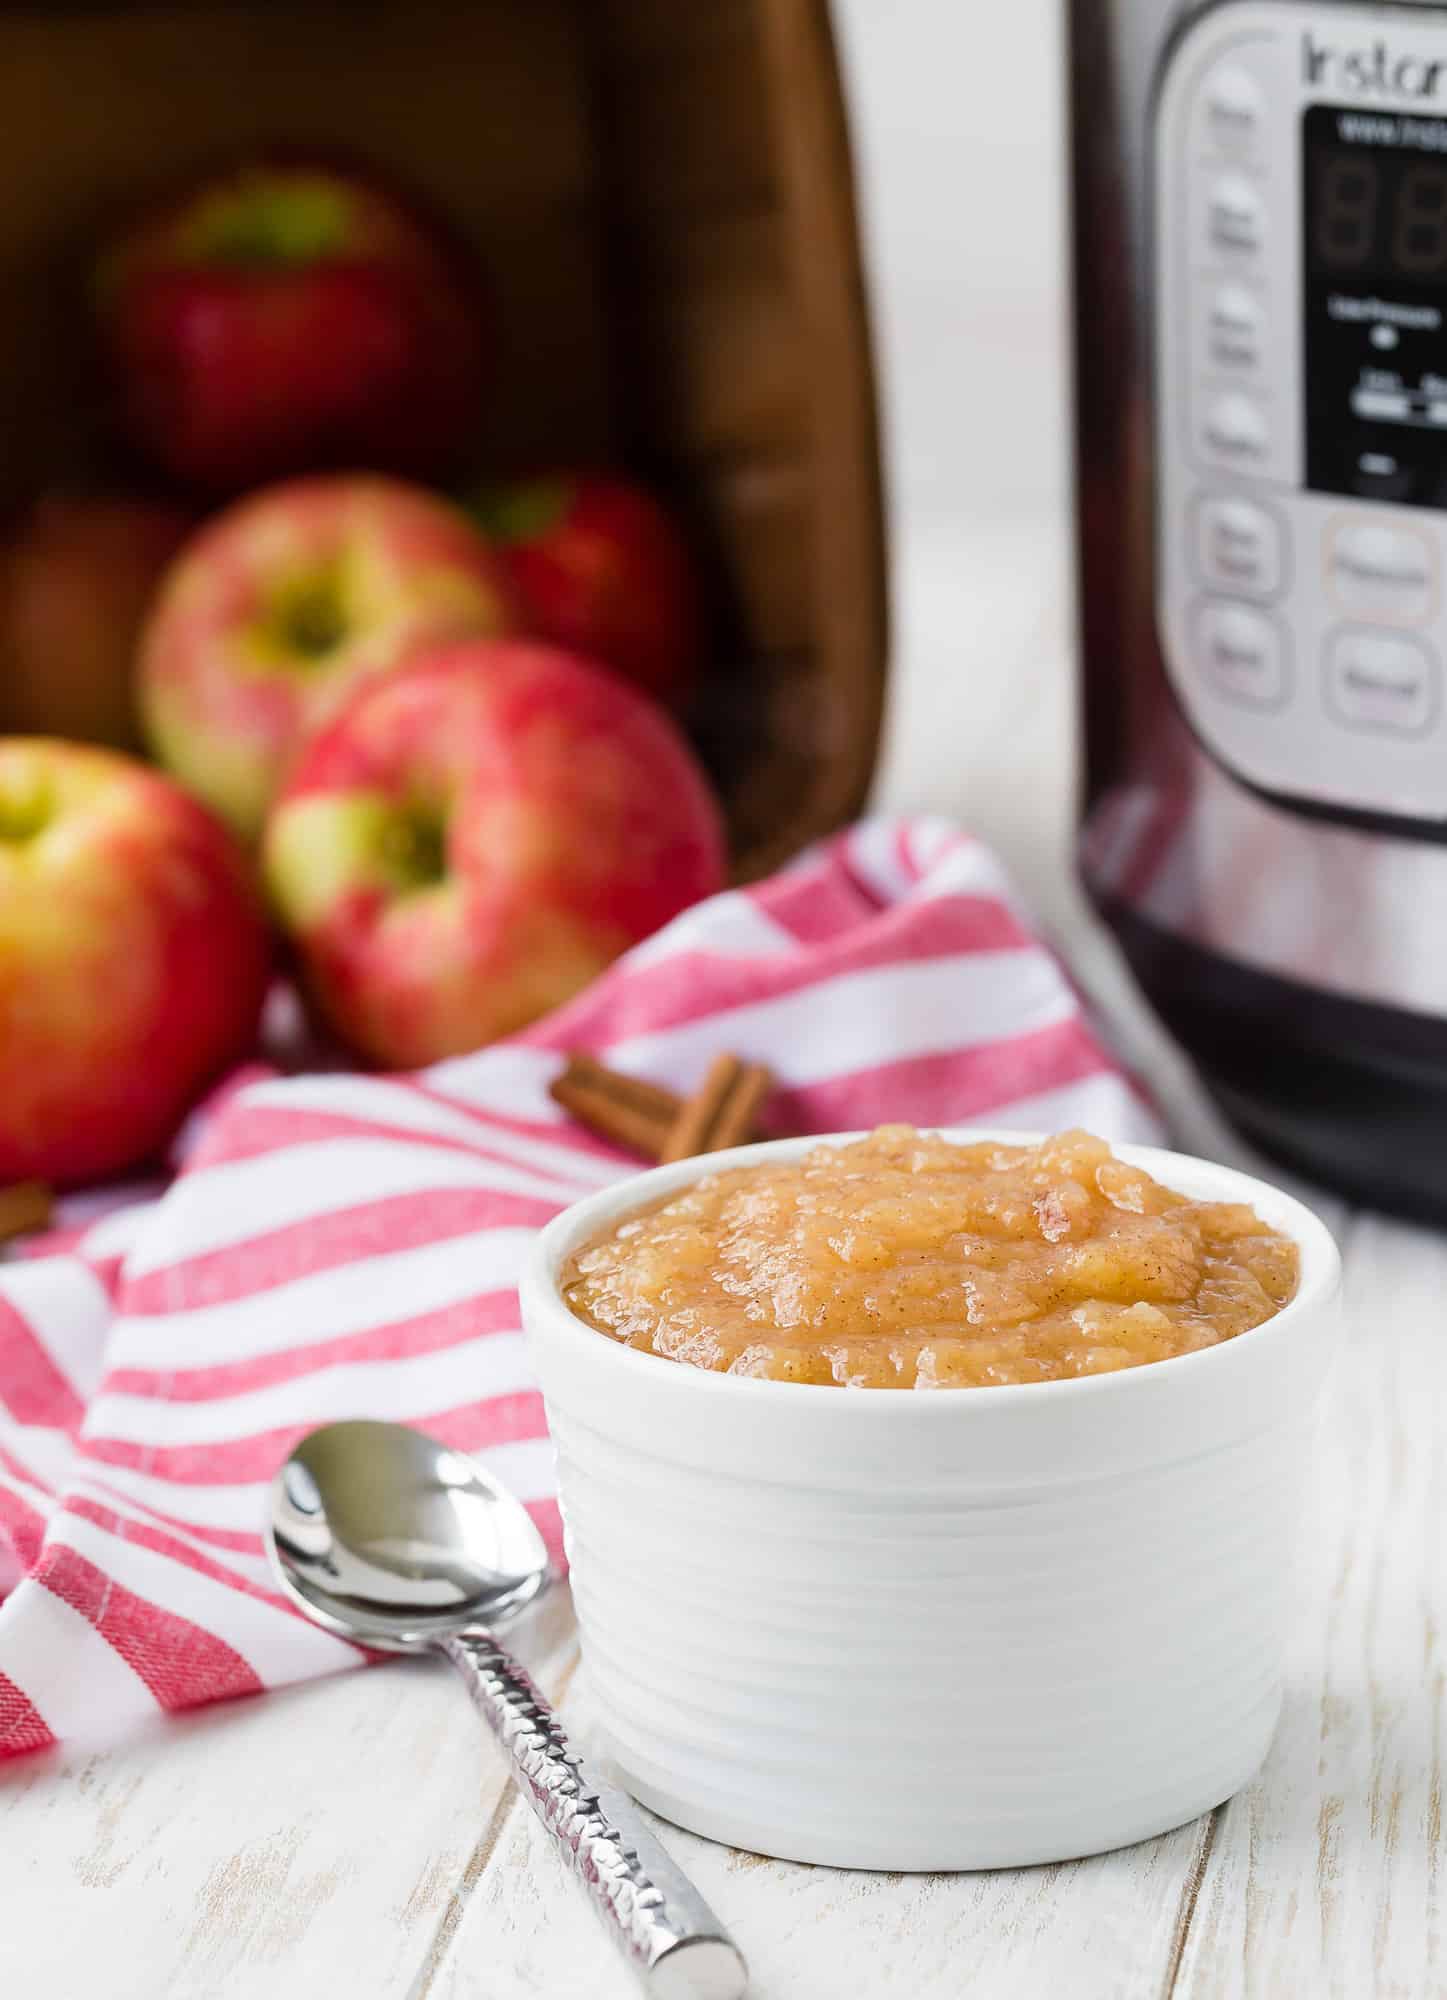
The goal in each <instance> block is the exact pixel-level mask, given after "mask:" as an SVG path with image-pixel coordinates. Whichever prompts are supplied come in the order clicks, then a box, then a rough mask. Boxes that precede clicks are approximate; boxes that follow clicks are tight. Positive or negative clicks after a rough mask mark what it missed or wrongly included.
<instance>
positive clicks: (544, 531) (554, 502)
mask: <svg viewBox="0 0 1447 2000" xmlns="http://www.w3.org/2000/svg"><path fill="white" fill-rule="evenodd" d="M470 504H471V508H472V511H473V513H474V515H475V517H476V518H477V520H478V521H479V522H480V523H481V524H482V526H483V528H484V530H485V531H486V533H487V534H488V536H489V537H490V539H491V540H492V542H493V543H494V545H495V546H496V548H497V549H498V551H499V553H500V555H501V557H502V560H503V562H504V563H505V564H506V566H507V571H508V574H509V576H510V577H511V579H512V582H513V586H514V588H515V590H516V592H517V598H518V604H519V608H520V610H521V612H522V614H523V617H524V618H525V620H526V622H527V625H528V628H529V630H530V631H532V632H535V633H536V634H537V635H538V636H539V637H540V638H543V639H550V640H551V641H552V642H553V644H554V645H557V646H569V647H572V648H574V649H575V650H576V651H578V652H580V653H587V654H589V655H590V657H592V658H593V659H596V660H601V661H602V662H603V664H604V665H605V666H609V667H615V668H616V669H617V670H618V672H619V673H620V674H626V675H627V676H628V678H629V680H631V681H636V682H637V683H638V685H639V686H640V687H642V688H646V689H647V690H648V692H649V693H650V694H652V695H657V696H658V697H659V698H660V699H662V700H664V701H672V702H676V701H678V700H679V699H681V698H682V697H683V696H685V695H686V694H687V693H688V692H689V690H690V689H691V687H692V685H693V681H694V678H695V676H696V674H697V671H698V666H699V661H700V657H701V654H702V651H703V611H702V601H701V592H700V588H699V581H698V576H697V573H696V571H695V569H694V565H693V560H692V558H691V556H690V554H689V551H688V546H687V544H686V543H685V542H684V539H683V537H682V535H681V534H680V533H679V531H678V529H677V527H676V526H675V525H674V523H673V520H672V519H671V517H670V516H669V515H668V514H667V513H666V512H665V511H664V509H663V508H662V507H661V506H660V505H659V504H658V502H657V501H656V500H655V499H654V498H653V497H652V496H651V494H648V493H645V492H644V491H643V489H642V488H641V487H638V486H633V485H630V484H629V483H628V482H627V481H626V480H622V479H611V478H604V477H601V476H598V475H593V474H584V473H560V474H557V475H555V476H552V477H548V478H543V479H534V480H530V481H528V482H526V483H525V484H522V485H518V486H508V487H497V488H491V489H488V490H486V491H484V492H482V493H479V494H476V495H474V496H473V498H472V500H471V503H470Z"/></svg>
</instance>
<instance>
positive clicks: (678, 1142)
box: [658, 1052, 743, 1163]
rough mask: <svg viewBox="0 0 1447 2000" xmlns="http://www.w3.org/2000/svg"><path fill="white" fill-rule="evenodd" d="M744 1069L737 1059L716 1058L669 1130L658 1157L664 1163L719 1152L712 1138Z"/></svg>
mask: <svg viewBox="0 0 1447 2000" xmlns="http://www.w3.org/2000/svg"><path fill="white" fill-rule="evenodd" d="M742 1069H743V1064H742V1063H741V1062H740V1061H739V1059H738V1057H737V1056H734V1055H729V1054H728V1053H727V1052H724V1053H723V1054H720V1055H716V1056H715V1057H714V1059H713V1061H712V1062H711V1063H710V1064H709V1066H708V1070H707V1073H706V1074H705V1076H704V1079H703V1082H702V1084H701V1085H700V1086H699V1088H698V1090H697V1091H696V1092H695V1093H694V1095H693V1096H692V1097H689V1098H685V1100H684V1102H683V1104H682V1105H681V1106H680V1108H679V1113H678V1116H677V1118H675V1119H674V1121H673V1124H672V1125H671V1126H670V1127H669V1130H668V1134H667V1137H666V1138H665V1139H664V1141H663V1150H662V1152H661V1153H660V1154H659V1155H658V1157H659V1160H660V1161H661V1162H663V1163H666V1162H668V1161H669V1160H687V1159H690V1158H691V1157H692V1156H693V1154H695V1153H710V1152H713V1151H714V1150H715V1148H714V1147H713V1146H711V1145H710V1144H709V1134H710V1132H711V1131H712V1129H713V1126H714V1124H715V1122H716V1121H717V1119H718V1115H719V1113H720V1111H721V1110H722V1109H723V1107H724V1105H725V1103H726V1102H727V1101H728V1096H729V1092H730V1091H731V1090H732V1089H733V1087H734V1085H735V1084H736V1083H737V1081H738V1079H739V1075H740V1073H741V1071H742Z"/></svg>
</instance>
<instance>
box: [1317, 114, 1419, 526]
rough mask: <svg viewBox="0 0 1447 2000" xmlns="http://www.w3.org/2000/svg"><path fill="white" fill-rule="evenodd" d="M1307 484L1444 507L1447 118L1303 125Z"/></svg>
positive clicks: (1323, 120) (1353, 117)
mask: <svg viewBox="0 0 1447 2000" xmlns="http://www.w3.org/2000/svg"><path fill="white" fill-rule="evenodd" d="M1302 166H1303V172H1302V216H1301V229H1302V305H1303V316H1304V329H1303V331H1304V345H1305V352H1304V356H1303V359H1304V363H1305V367H1304V396H1305V413H1304V414H1305V419H1306V476H1307V485H1308V486H1310V487H1311V488H1312V489H1313V490H1314V491H1316V492H1322V493H1346V494H1353V495H1356V496H1358V497H1361V498H1364V499H1369V498H1374V499H1381V500H1390V501H1395V502H1397V503H1398V504H1402V505H1407V506H1419V507H1447V117H1443V118H1439V117H1425V116H1417V115H1413V114H1409V113H1406V112H1396V111H1377V110H1362V109H1360V108H1353V107H1350V106H1346V105H1330V104H1317V105H1313V106H1311V107H1310V109H1309V110H1307V111H1306V113H1305V114H1304V116H1303V119H1302Z"/></svg>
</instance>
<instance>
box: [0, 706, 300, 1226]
mask: <svg viewBox="0 0 1447 2000" xmlns="http://www.w3.org/2000/svg"><path fill="white" fill-rule="evenodd" d="M267 967H268V942H267V934H266V928H265V924H264V921H263V917H262V913H261V909H260V907H259V902H258V899H257V897H256V894H255V892H254V890H253V888H252V886H251V882H250V879H249V872H248V867H247V863H246V861H245V859H244V858H243V856H242V854H241V852H240V850H239V849H238V847H237V845H236V843H235V842H234V840H233V839H232V837H231V835H230V834H228V833H227V831H226V829H225V828H224V827H223V826H221V825H220V823H219V822H218V821H217V820H215V819H213V818H212V816H211V815H210V814H209V813H208V812H206V811H205V810H204V808H203V807H201V806H200V805H198V804H197V802H196V801H195V800H194V799H192V798H189V797H188V796H187V795H186V793H184V792H183V791H181V790H180V789H179V788H178V787H177V786H175V785H173V784H170V783H169V782H168V781H167V780H166V779H165V778H162V777H161V776H159V774H158V773H156V772H154V771H151V770H148V769H147V768H146V766H144V765H143V764H139V763H137V762H135V761H134V760H133V759H132V758H129V757H122V756H119V755H117V754H116V753H114V752H112V751H108V750H98V749H91V748H87V747H83V746H81V745H77V744H73V743H62V742H59V741H56V740H54V739H51V738H46V737H22V736H17V737H8V738H3V739H0V1182H4V1181H10V1180H23V1179H30V1178H38V1179H41V1180H45V1181H49V1182H50V1183H52V1185H55V1186H59V1187H66V1186H71V1185H74V1184H76V1183H79V1182H82V1181H90V1180H96V1179H100V1178H102V1177H103V1176H105V1175H107V1174H112V1173H117V1172H119V1171H120V1170H121V1169H123V1168H126V1167H130V1166H133V1165H135V1164H136V1163H138V1162H139V1161H142V1160H145V1159H147V1158H149V1157H150V1156H151V1155H152V1154H154V1153H157V1152H159V1150H160V1149H161V1148H162V1147H163V1146H164V1145H165V1143H166V1141H167V1140H168V1139H169V1138H170V1137H171V1135H172V1133H173V1132H174V1131H175V1129H176V1127H177V1126H178V1125H179V1124H180V1122H181V1119H182V1118H183V1117H184V1115H185V1113H186V1111H187V1110H188V1108H189V1107H190V1105H191V1104H192V1103H193V1102H194V1100H195V1098H196V1097H197V1095H198V1094H199V1093H200V1092H201V1091H202V1090H203V1089H204V1088H205V1086H206V1085H207V1084H208V1083H209V1082H210V1081H211V1080H212V1079H213V1078H214V1077H215V1076H216V1075H217V1074H218V1073H219V1072H220V1071H221V1070H222V1069H223V1068H225V1067H226V1066H227V1065H228V1064H230V1063H231V1062H233V1061H234V1060H236V1059H237V1058H238V1057H240V1056H241V1055H243V1054H244V1053H245V1052H246V1050H247V1049H248V1048H249V1046H250V1045H251V1043H252V1040H253V1038H254V1036H255V1033H256V1028H257V1020H258V1016H259V1014H260V1010H261V1003H262V999H263V997H264V993H265V988H266V980H267Z"/></svg>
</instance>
